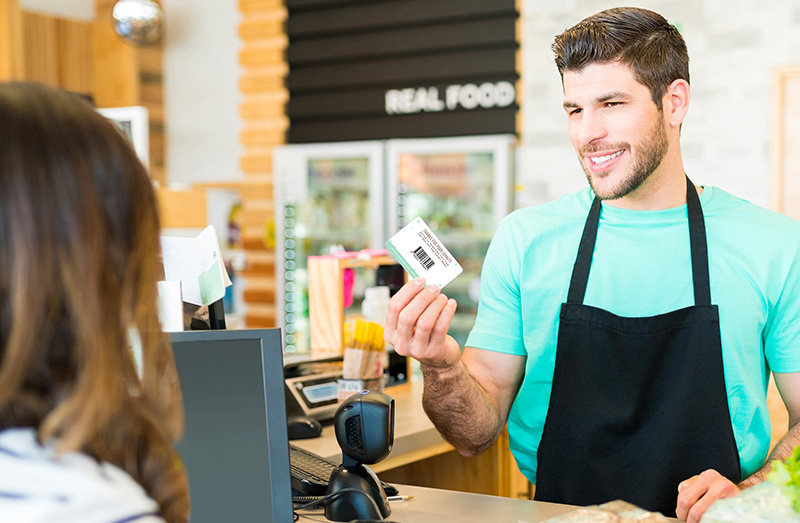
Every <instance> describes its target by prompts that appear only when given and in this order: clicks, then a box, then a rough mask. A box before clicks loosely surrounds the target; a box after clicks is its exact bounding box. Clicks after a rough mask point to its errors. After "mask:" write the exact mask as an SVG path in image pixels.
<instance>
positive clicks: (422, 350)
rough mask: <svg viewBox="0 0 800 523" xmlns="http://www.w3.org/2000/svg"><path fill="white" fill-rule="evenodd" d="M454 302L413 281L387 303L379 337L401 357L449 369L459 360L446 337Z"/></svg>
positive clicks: (419, 280)
mask: <svg viewBox="0 0 800 523" xmlns="http://www.w3.org/2000/svg"><path fill="white" fill-rule="evenodd" d="M455 312H456V301H455V300H453V299H447V296H445V295H444V294H442V293H441V292H440V290H439V287H437V286H436V285H430V286H428V287H426V286H425V280H424V279H422V278H416V279H414V280H411V281H409V282H408V283H406V284H405V285H404V286H403V288H401V289H400V290H399V291H398V292H397V294H395V295H394V297H392V299H391V300H390V301H389V311H388V313H387V315H386V322H385V326H384V330H383V338H384V339H385V340H386V341H387V342H389V343H391V344H392V345H394V350H395V351H396V352H397V353H398V354H400V355H402V356H411V357H412V358H414V359H416V360H419V361H420V363H422V364H427V365H431V366H436V367H449V366H451V365H453V364H454V363H457V362H458V361H459V360H460V358H461V349H460V348H459V346H458V342H456V340H454V339H453V338H452V337H450V336H448V335H447V330H448V328H449V327H450V321H451V320H452V319H453V314H455Z"/></svg>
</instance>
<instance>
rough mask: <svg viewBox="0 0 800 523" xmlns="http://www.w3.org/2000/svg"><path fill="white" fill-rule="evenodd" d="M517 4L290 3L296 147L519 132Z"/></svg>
mask: <svg viewBox="0 0 800 523" xmlns="http://www.w3.org/2000/svg"><path fill="white" fill-rule="evenodd" d="M515 4H516V2H515V0H366V1H365V0H286V6H287V9H288V13H289V16H288V19H287V22H286V31H287V34H288V36H289V47H288V49H287V53H286V54H287V61H288V63H289V75H288V77H287V79H286V85H287V88H288V90H289V103H288V107H287V114H288V116H289V120H290V127H289V131H288V136H287V141H288V142H289V143H305V142H330V141H341V140H370V139H383V138H417V137H433V136H458V135H469V134H494V133H514V132H516V112H517V108H518V106H517V102H516V92H515V86H516V81H517V79H518V78H519V76H518V73H517V70H516V51H517V48H518V43H517V39H516V24H517V18H518V16H519V14H518V13H517V11H516V5H515Z"/></svg>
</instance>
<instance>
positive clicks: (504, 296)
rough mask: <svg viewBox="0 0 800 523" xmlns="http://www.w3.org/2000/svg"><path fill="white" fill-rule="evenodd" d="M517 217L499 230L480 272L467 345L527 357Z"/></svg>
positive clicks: (502, 225)
mask: <svg viewBox="0 0 800 523" xmlns="http://www.w3.org/2000/svg"><path fill="white" fill-rule="evenodd" d="M514 217H515V214H514V213H512V214H510V215H509V216H506V217H505V218H504V219H503V221H502V222H501V223H500V226H499V227H498V228H497V232H496V233H495V235H494V237H493V238H492V241H491V243H490V245H489V249H488V251H487V253H486V258H485V259H484V262H483V268H482V269H481V286H480V301H479V303H478V314H477V317H476V319H475V325H474V327H473V329H472V331H471V332H470V334H469V337H468V338H467V346H468V347H475V348H478V349H486V350H491V351H495V352H503V353H507V354H517V355H525V345H524V342H523V333H522V315H521V302H520V267H521V265H522V251H521V249H522V245H523V244H524V243H525V242H524V241H523V239H522V238H521V234H519V229H518V227H517V226H515V219H514Z"/></svg>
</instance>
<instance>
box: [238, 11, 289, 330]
mask: <svg viewBox="0 0 800 523" xmlns="http://www.w3.org/2000/svg"><path fill="white" fill-rule="evenodd" d="M239 10H240V11H241V13H242V20H241V22H240V24H239V37H240V38H241V39H242V42H243V44H244V45H243V46H242V49H241V51H240V53H239V63H240V64H241V66H242V76H241V78H240V79H239V90H240V92H241V93H242V95H243V96H242V103H241V106H240V108H239V114H240V115H241V117H242V120H243V121H244V126H243V128H242V131H241V133H240V135H239V140H240V142H241V144H242V145H243V148H244V152H243V154H242V157H241V158H240V161H239V166H240V167H241V169H242V171H243V172H244V173H245V180H244V181H243V183H242V184H241V185H242V187H240V193H241V195H242V212H241V220H242V225H241V231H242V246H243V248H244V250H245V251H246V258H247V268H246V269H245V270H244V271H243V272H242V274H241V277H242V279H243V280H244V282H245V288H244V291H243V293H242V294H243V297H244V301H245V306H246V309H247V312H246V313H245V325H246V326H247V327H249V328H258V327H273V326H275V324H276V315H275V285H276V281H275V256H274V247H275V246H274V239H273V238H271V237H270V231H271V230H274V226H272V225H271V224H272V222H273V220H274V204H273V184H272V149H273V148H274V147H275V146H276V145H280V144H282V143H284V141H285V135H286V130H287V127H288V119H287V118H286V109H285V107H286V103H287V101H288V93H287V90H286V88H285V87H284V78H285V76H286V74H287V72H288V66H287V65H286V60H285V52H286V46H287V37H286V35H285V32H284V24H285V21H286V9H285V8H284V6H283V2H282V1H281V0H239Z"/></svg>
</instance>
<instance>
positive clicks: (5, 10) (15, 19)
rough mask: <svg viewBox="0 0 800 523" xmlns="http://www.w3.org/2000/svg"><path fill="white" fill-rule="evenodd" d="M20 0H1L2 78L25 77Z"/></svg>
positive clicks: (0, 42)
mask: <svg viewBox="0 0 800 523" xmlns="http://www.w3.org/2000/svg"><path fill="white" fill-rule="evenodd" d="M22 42H23V36H22V12H21V11H20V9H19V0H0V80H18V79H22V78H24V77H25V65H24V60H25V54H24V52H23V43H22Z"/></svg>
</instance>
